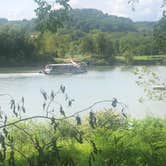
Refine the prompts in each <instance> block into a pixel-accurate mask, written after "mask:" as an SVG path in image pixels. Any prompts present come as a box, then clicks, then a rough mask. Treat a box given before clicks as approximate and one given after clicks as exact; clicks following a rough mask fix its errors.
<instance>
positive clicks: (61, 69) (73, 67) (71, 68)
mask: <svg viewBox="0 0 166 166" xmlns="http://www.w3.org/2000/svg"><path fill="white" fill-rule="evenodd" d="M43 72H44V73H45V74H65V73H71V74H79V73H85V72H87V70H86V67H85V65H82V64H77V63H66V64H48V65H46V66H45V68H44V70H43Z"/></svg>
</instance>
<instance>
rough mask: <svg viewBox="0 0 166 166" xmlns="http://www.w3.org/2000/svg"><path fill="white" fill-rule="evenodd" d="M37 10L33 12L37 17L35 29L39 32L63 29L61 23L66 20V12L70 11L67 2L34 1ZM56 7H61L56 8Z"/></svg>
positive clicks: (65, 0) (55, 0) (56, 0)
mask: <svg viewBox="0 0 166 166" xmlns="http://www.w3.org/2000/svg"><path fill="white" fill-rule="evenodd" d="M35 2H36V3H37V5H38V8H37V9H36V10H35V12H36V16H37V27H38V29H39V30H40V31H41V32H44V31H51V32H56V31H57V29H58V28H61V27H63V21H64V20H65V19H66V18H67V10H69V9H70V5H69V4H68V2H69V0H54V1H51V2H49V1H47V0H35ZM57 5H60V6H61V7H60V8H59V9H56V8H57Z"/></svg>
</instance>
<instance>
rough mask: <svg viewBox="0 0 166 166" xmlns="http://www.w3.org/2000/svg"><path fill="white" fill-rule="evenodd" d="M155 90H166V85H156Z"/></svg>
mask: <svg viewBox="0 0 166 166" xmlns="http://www.w3.org/2000/svg"><path fill="white" fill-rule="evenodd" d="M153 90H166V85H158V86H154V87H153Z"/></svg>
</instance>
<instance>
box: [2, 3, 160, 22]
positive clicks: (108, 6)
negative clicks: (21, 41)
mask: <svg viewBox="0 0 166 166" xmlns="http://www.w3.org/2000/svg"><path fill="white" fill-rule="evenodd" d="M139 1H140V2H139V3H138V4H136V7H135V8H136V9H135V11H132V10H131V6H130V5H129V4H128V0H70V5H71V7H72V8H96V9H99V10H102V11H103V12H104V13H108V14H112V15H117V16H123V17H128V18H131V19H132V20H133V21H156V20H159V19H160V18H161V16H162V9H161V4H162V0H139ZM36 7H37V5H36V4H35V2H34V0H5V1H4V0H0V18H7V19H9V20H22V19H31V18H33V17H35V13H34V9H35V8H36Z"/></svg>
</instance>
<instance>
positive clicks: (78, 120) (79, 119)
mask: <svg viewBox="0 0 166 166" xmlns="http://www.w3.org/2000/svg"><path fill="white" fill-rule="evenodd" d="M76 121H77V125H81V118H80V117H79V116H76Z"/></svg>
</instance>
